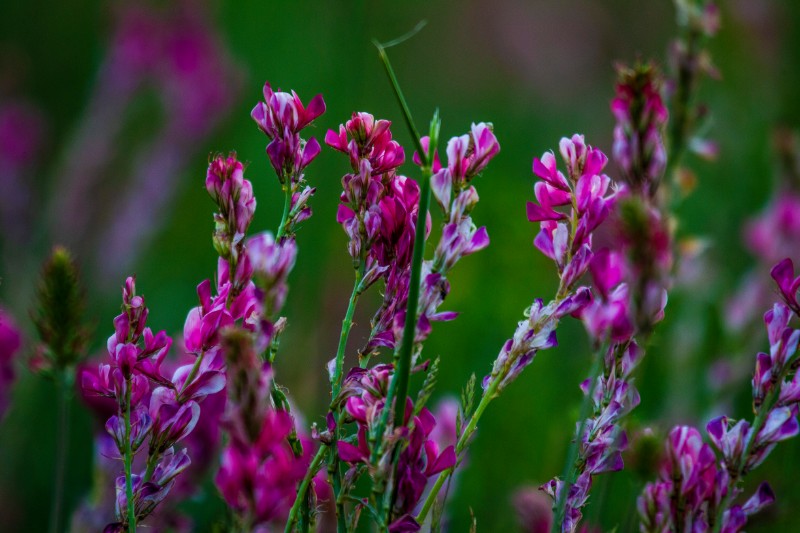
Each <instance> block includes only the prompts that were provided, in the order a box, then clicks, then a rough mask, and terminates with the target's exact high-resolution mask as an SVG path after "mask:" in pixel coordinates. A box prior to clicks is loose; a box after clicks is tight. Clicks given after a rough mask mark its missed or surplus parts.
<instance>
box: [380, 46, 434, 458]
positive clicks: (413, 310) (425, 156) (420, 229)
mask: <svg viewBox="0 0 800 533" xmlns="http://www.w3.org/2000/svg"><path fill="white" fill-rule="evenodd" d="M373 43H374V44H375V46H376V47H377V48H378V53H379V54H380V58H381V61H382V62H383V66H384V68H385V70H386V74H387V76H388V77H389V81H390V82H391V85H392V89H393V90H394V94H395V98H396V99H397V101H398V103H399V104H400V108H401V109H402V111H403V118H404V119H405V122H406V126H408V130H409V133H410V134H411V138H412V140H413V141H414V145H415V146H416V148H417V153H418V154H419V156H420V158H421V159H422V187H421V191H420V199H419V209H418V211H417V220H416V223H417V226H416V233H415V235H414V253H413V256H412V262H411V279H410V281H409V286H408V300H407V302H406V322H405V326H404V329H403V338H402V341H401V345H400V349H399V350H398V351H396V352H395V371H394V374H393V375H392V380H391V381H390V382H389V390H388V391H387V393H386V403H385V405H386V406H387V407H386V408H385V409H384V410H383V413H382V414H381V418H380V420H379V421H378V426H377V428H376V430H375V432H374V433H373V435H372V436H373V437H374V438H376V439H378V443H377V445H376V446H375V447H374V448H373V453H372V457H371V462H373V463H374V462H375V460H376V459H377V457H378V456H379V455H380V453H381V451H382V449H381V448H382V446H381V439H383V432H384V431H385V429H386V425H387V424H388V422H389V412H390V411H391V410H392V409H391V407H392V405H393V403H396V408H395V410H394V414H395V417H394V420H395V425H402V423H403V419H404V417H405V402H406V396H407V395H408V379H409V373H410V371H411V353H412V351H413V348H414V337H415V333H416V329H417V328H416V325H417V324H416V318H417V304H418V303H419V302H418V300H419V280H420V277H421V276H420V274H421V271H422V256H423V252H424V245H425V221H426V217H427V213H428V205H429V204H430V187H431V186H430V176H431V162H432V161H433V154H434V153H435V151H436V145H435V144H436V143H435V141H436V136H437V135H438V114H437V115H434V120H433V121H432V122H431V133H432V135H431V139H430V143H429V146H428V151H425V149H424V148H423V147H422V139H421V137H420V135H419V132H418V131H417V127H416V126H415V125H414V119H413V117H412V116H411V110H410V109H409V108H408V104H407V103H406V99H405V97H404V96H403V91H402V89H400V84H399V83H398V81H397V77H396V76H395V74H394V70H393V69H392V65H391V63H390V62H389V57H388V56H387V55H386V50H385V49H384V46H383V45H382V44H380V43H378V42H376V41H373ZM420 221H421V222H422V223H421V224H420ZM395 396H397V402H395V401H394V400H395Z"/></svg>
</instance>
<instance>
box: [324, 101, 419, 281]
mask: <svg viewBox="0 0 800 533" xmlns="http://www.w3.org/2000/svg"><path fill="white" fill-rule="evenodd" d="M390 127H391V122H389V121H388V120H375V118H374V117H373V116H372V115H370V114H369V113H353V116H352V118H351V119H350V120H348V121H347V122H346V123H345V124H343V125H340V126H339V132H338V133H337V132H335V131H333V130H328V133H327V135H326V136H325V143H326V144H327V145H328V146H330V147H331V148H333V149H335V150H337V151H340V152H343V153H345V154H347V155H348V156H349V158H350V166H351V168H352V170H353V172H352V173H350V174H345V175H344V176H343V177H342V194H341V197H340V199H341V203H340V204H339V210H338V212H337V214H336V221H337V222H338V223H339V224H341V225H342V228H343V229H344V231H345V233H346V234H347V237H348V239H349V243H348V246H347V248H348V252H349V253H350V257H352V258H353V264H354V266H355V267H356V268H358V267H359V265H360V264H361V263H362V262H363V263H364V268H365V274H364V278H365V281H364V283H362V286H363V288H364V289H366V288H367V287H368V286H369V285H370V284H371V283H374V282H375V281H376V280H377V279H378V278H379V277H380V276H381V275H382V274H384V273H385V272H386V271H387V270H388V269H389V268H390V267H391V264H392V262H394V261H396V260H399V262H400V263H402V264H408V261H410V258H411V246H412V244H413V240H414V230H413V226H414V220H413V219H411V220H409V218H410V215H411V214H412V211H413V210H414V207H415V202H417V201H418V200H417V197H418V195H419V192H418V188H417V187H416V184H413V185H412V183H413V182H411V181H409V180H408V179H407V178H406V177H404V176H400V175H398V174H397V172H396V169H397V167H399V166H400V165H402V164H403V162H404V161H405V153H404V152H403V147H402V146H400V144H398V143H397V141H394V140H392V132H391V130H390ZM409 187H411V190H408V191H407V189H408V188H409ZM409 193H410V194H409ZM407 200H411V201H410V202H409V201H407ZM414 214H416V212H414ZM409 230H410V231H409Z"/></svg>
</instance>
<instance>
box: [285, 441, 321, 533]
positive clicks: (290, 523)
mask: <svg viewBox="0 0 800 533" xmlns="http://www.w3.org/2000/svg"><path fill="white" fill-rule="evenodd" d="M327 451H328V448H327V447H326V446H320V448H319V450H317V454H316V455H315V456H314V458H313V459H312V460H311V464H310V465H308V470H306V475H305V477H303V480H302V481H301V482H300V486H299V487H298V488H297V497H296V498H295V500H294V503H293V504H292V508H291V509H290V510H289V517H288V518H287V520H286V528H285V529H284V533H291V531H292V530H293V529H294V525H295V524H296V523H297V520H298V519H299V518H300V517H299V513H300V508H301V507H302V505H303V500H305V498H306V493H307V492H308V487H309V485H311V480H312V479H314V476H315V475H316V473H317V471H318V470H319V467H320V465H321V464H322V460H323V459H324V458H325V453H326V452H327Z"/></svg>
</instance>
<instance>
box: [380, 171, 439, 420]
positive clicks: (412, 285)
mask: <svg viewBox="0 0 800 533" xmlns="http://www.w3.org/2000/svg"><path fill="white" fill-rule="evenodd" d="M430 201H431V168H430V167H429V166H425V167H423V168H422V190H421V192H420V197H419V211H418V212H417V227H416V235H415V236H414V255H413V257H412V262H411V279H410V281H409V282H408V301H407V302H406V323H405V325H404V327H403V339H402V341H401V344H400V351H399V356H398V358H397V366H396V367H395V372H394V375H393V376H392V381H393V382H394V381H395V380H396V381H397V385H396V394H397V402H396V404H395V408H394V426H395V427H400V426H402V425H403V422H404V420H405V412H406V397H407V396H408V382H409V377H410V375H411V353H412V352H413V351H414V339H415V337H416V333H417V307H418V305H419V286H420V278H421V277H422V257H423V255H424V252H425V219H426V216H427V213H428V206H429V205H430ZM390 391H391V388H390ZM386 405H387V406H391V405H392V398H390V397H389V396H388V395H387V398H386ZM386 412H388V409H387V410H386Z"/></svg>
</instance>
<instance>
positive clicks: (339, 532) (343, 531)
mask: <svg viewBox="0 0 800 533" xmlns="http://www.w3.org/2000/svg"><path fill="white" fill-rule="evenodd" d="M337 431H338V425H337ZM335 442H336V440H334V446H331V448H330V454H331V458H330V462H329V463H328V478H329V480H330V483H331V486H332V487H333V499H334V501H335V502H336V533H347V520H346V517H345V515H344V502H343V501H342V499H341V498H340V495H341V494H342V478H341V476H340V475H339V458H338V456H337V453H336V452H337V449H336V446H335Z"/></svg>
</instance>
